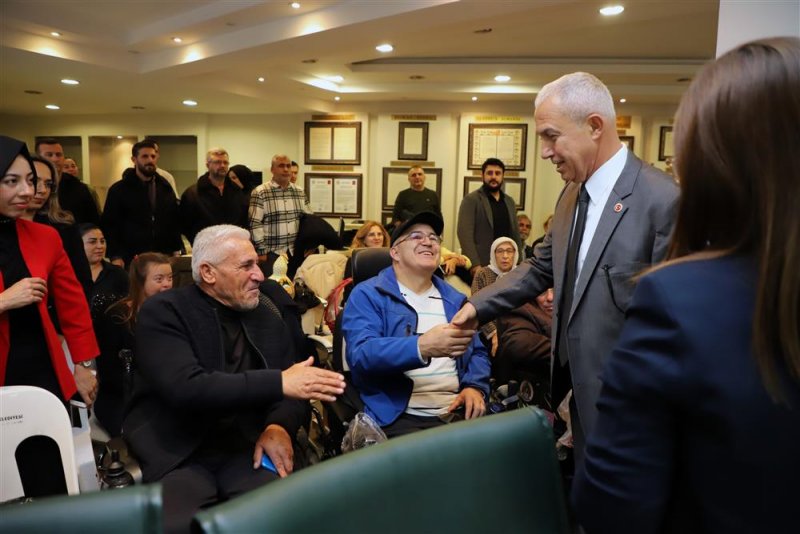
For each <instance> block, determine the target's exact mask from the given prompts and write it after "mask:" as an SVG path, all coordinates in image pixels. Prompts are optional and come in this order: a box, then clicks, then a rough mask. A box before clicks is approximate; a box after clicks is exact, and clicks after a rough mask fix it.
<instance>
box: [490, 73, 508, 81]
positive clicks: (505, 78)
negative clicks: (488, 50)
mask: <svg viewBox="0 0 800 534" xmlns="http://www.w3.org/2000/svg"><path fill="white" fill-rule="evenodd" d="M494 81H496V82H508V81H511V76H507V75H505V74H498V75H497V76H495V77H494Z"/></svg>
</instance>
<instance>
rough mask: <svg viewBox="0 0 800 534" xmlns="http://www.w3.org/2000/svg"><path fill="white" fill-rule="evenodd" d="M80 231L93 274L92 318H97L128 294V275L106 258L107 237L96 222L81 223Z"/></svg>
mask: <svg viewBox="0 0 800 534" xmlns="http://www.w3.org/2000/svg"><path fill="white" fill-rule="evenodd" d="M78 232H79V233H80V235H81V239H82V240H83V249H84V253H85V254H86V259H87V260H88V261H89V269H90V270H91V274H92V287H91V289H90V291H89V309H90V310H91V312H92V319H96V318H97V317H98V316H99V315H100V314H102V313H103V312H105V311H106V310H107V309H108V307H109V306H111V305H112V304H114V303H115V302H117V301H118V300H120V299H122V298H124V297H126V296H128V275H127V273H126V272H125V269H123V268H122V267H119V266H117V265H114V264H112V263H110V262H108V261H106V260H105V257H106V238H105V236H103V231H102V230H100V228H98V227H97V225H96V224H94V223H83V224H79V225H78Z"/></svg>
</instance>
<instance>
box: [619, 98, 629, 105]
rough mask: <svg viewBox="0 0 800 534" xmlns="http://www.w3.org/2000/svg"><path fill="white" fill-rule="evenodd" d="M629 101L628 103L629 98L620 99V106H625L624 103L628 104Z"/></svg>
mask: <svg viewBox="0 0 800 534" xmlns="http://www.w3.org/2000/svg"><path fill="white" fill-rule="evenodd" d="M627 101H628V99H627V98H620V99H619V103H620V104H624V103H625V102H627Z"/></svg>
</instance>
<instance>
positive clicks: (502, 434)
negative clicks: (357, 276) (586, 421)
mask: <svg viewBox="0 0 800 534" xmlns="http://www.w3.org/2000/svg"><path fill="white" fill-rule="evenodd" d="M195 519H196V520H197V521H198V522H199V524H200V526H201V527H202V528H203V529H204V531H205V532H206V533H208V534H227V533H231V534H232V533H236V534H241V533H246V532H264V533H278V532H280V533H288V532H299V533H312V532H313V533H342V534H352V533H353V532H358V533H362V532H376V533H380V534H388V533H395V532H396V533H403V534H407V533H414V534H416V533H423V532H435V533H437V534H439V533H446V532H453V533H458V534H465V533H470V532H475V533H481V534H485V533H487V532H534V533H548V534H549V533H566V532H568V531H569V530H568V522H567V514H566V508H565V503H564V500H563V493H562V488H561V479H560V475H559V472H558V466H557V461H556V456H555V445H554V442H553V437H552V432H551V429H550V425H549V423H548V422H547V419H546V418H545V417H544V415H543V414H542V413H541V412H540V411H539V410H537V409H534V408H525V409H520V410H515V411H512V412H507V413H504V414H501V415H492V416H488V417H483V418H481V419H477V420H472V421H465V422H460V423H454V424H452V425H446V426H443V427H439V428H436V429H432V430H427V431H424V432H418V433H415V434H411V435H408V436H403V437H400V438H396V439H393V440H390V441H388V442H386V443H382V444H379V445H374V446H372V447H368V448H366V449H363V450H360V451H356V452H352V453H349V454H345V455H344V456H340V457H337V458H334V459H332V460H329V461H326V462H323V463H321V464H319V465H316V466H313V467H311V468H308V469H305V470H303V471H299V472H298V473H296V474H293V475H291V476H289V477H288V478H286V479H284V480H280V481H277V482H274V483H272V484H269V485H267V486H264V487H263V488H259V489H257V490H255V491H252V492H250V493H247V494H245V495H242V496H241V497H238V498H236V499H233V500H231V501H229V502H227V503H223V504H221V505H219V506H215V507H213V508H209V509H208V510H205V511H203V512H201V513H199V514H197V515H196V516H195Z"/></svg>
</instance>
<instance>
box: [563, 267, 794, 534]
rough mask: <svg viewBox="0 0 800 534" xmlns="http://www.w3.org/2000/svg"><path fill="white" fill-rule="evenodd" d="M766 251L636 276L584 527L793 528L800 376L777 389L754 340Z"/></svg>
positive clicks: (599, 433) (593, 462)
mask: <svg viewBox="0 0 800 534" xmlns="http://www.w3.org/2000/svg"><path fill="white" fill-rule="evenodd" d="M756 283H757V262H756V261H755V260H752V259H749V258H741V257H739V258H735V257H727V258H718V259H713V260H696V261H687V262H685V263H680V264H675V265H672V266H669V267H665V268H663V269H660V270H658V271H656V272H654V273H651V274H649V275H647V276H645V277H644V278H642V279H641V281H640V282H639V284H638V287H637V288H636V292H635V294H634V297H633V300H632V302H631V305H630V307H629V308H628V319H627V321H626V322H625V327H624V329H623V330H622V333H621V335H620V338H619V342H618V343H617V345H616V348H615V349H614V351H613V353H612V354H611V355H610V357H609V359H608V363H607V365H606V367H605V370H604V372H603V388H602V391H601V393H600V399H599V401H598V403H597V408H598V411H599V414H598V418H597V423H596V425H595V428H594V431H593V433H592V434H590V435H589V437H588V445H587V449H586V460H585V464H584V470H583V471H579V472H578V474H577V477H576V483H575V486H574V491H573V498H574V501H575V505H576V510H577V512H578V517H579V519H580V521H581V523H582V524H583V526H584V527H585V529H586V532H588V533H590V534H591V533H595V532H600V533H602V532H614V533H622V534H624V533H636V534H648V533H656V532H680V533H692V532H703V533H715V532H718V533H725V534H735V533H745V532H747V533H754V532H769V533H771V534H772V533H789V532H797V531H798V524H797V505H798V502H800V500H798V489H797V480H798V478H799V477H800V454H798V444H800V384H799V383H798V380H797V378H795V379H794V380H791V379H790V378H789V376H788V374H787V373H786V369H785V367H784V366H782V365H781V366H779V373H780V375H781V377H782V379H783V381H784V384H785V386H786V387H785V391H786V392H787V394H788V397H789V402H790V405H791V406H792V408H787V407H785V406H780V405H777V404H776V403H774V402H773V401H772V399H771V398H770V396H769V394H768V393H767V391H766V389H765V388H764V385H763V383H762V381H761V376H760V373H759V370H758V368H757V366H756V362H755V358H754V357H753V354H752V351H751V341H752V328H751V325H752V321H753V307H754V303H755V287H756Z"/></svg>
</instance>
